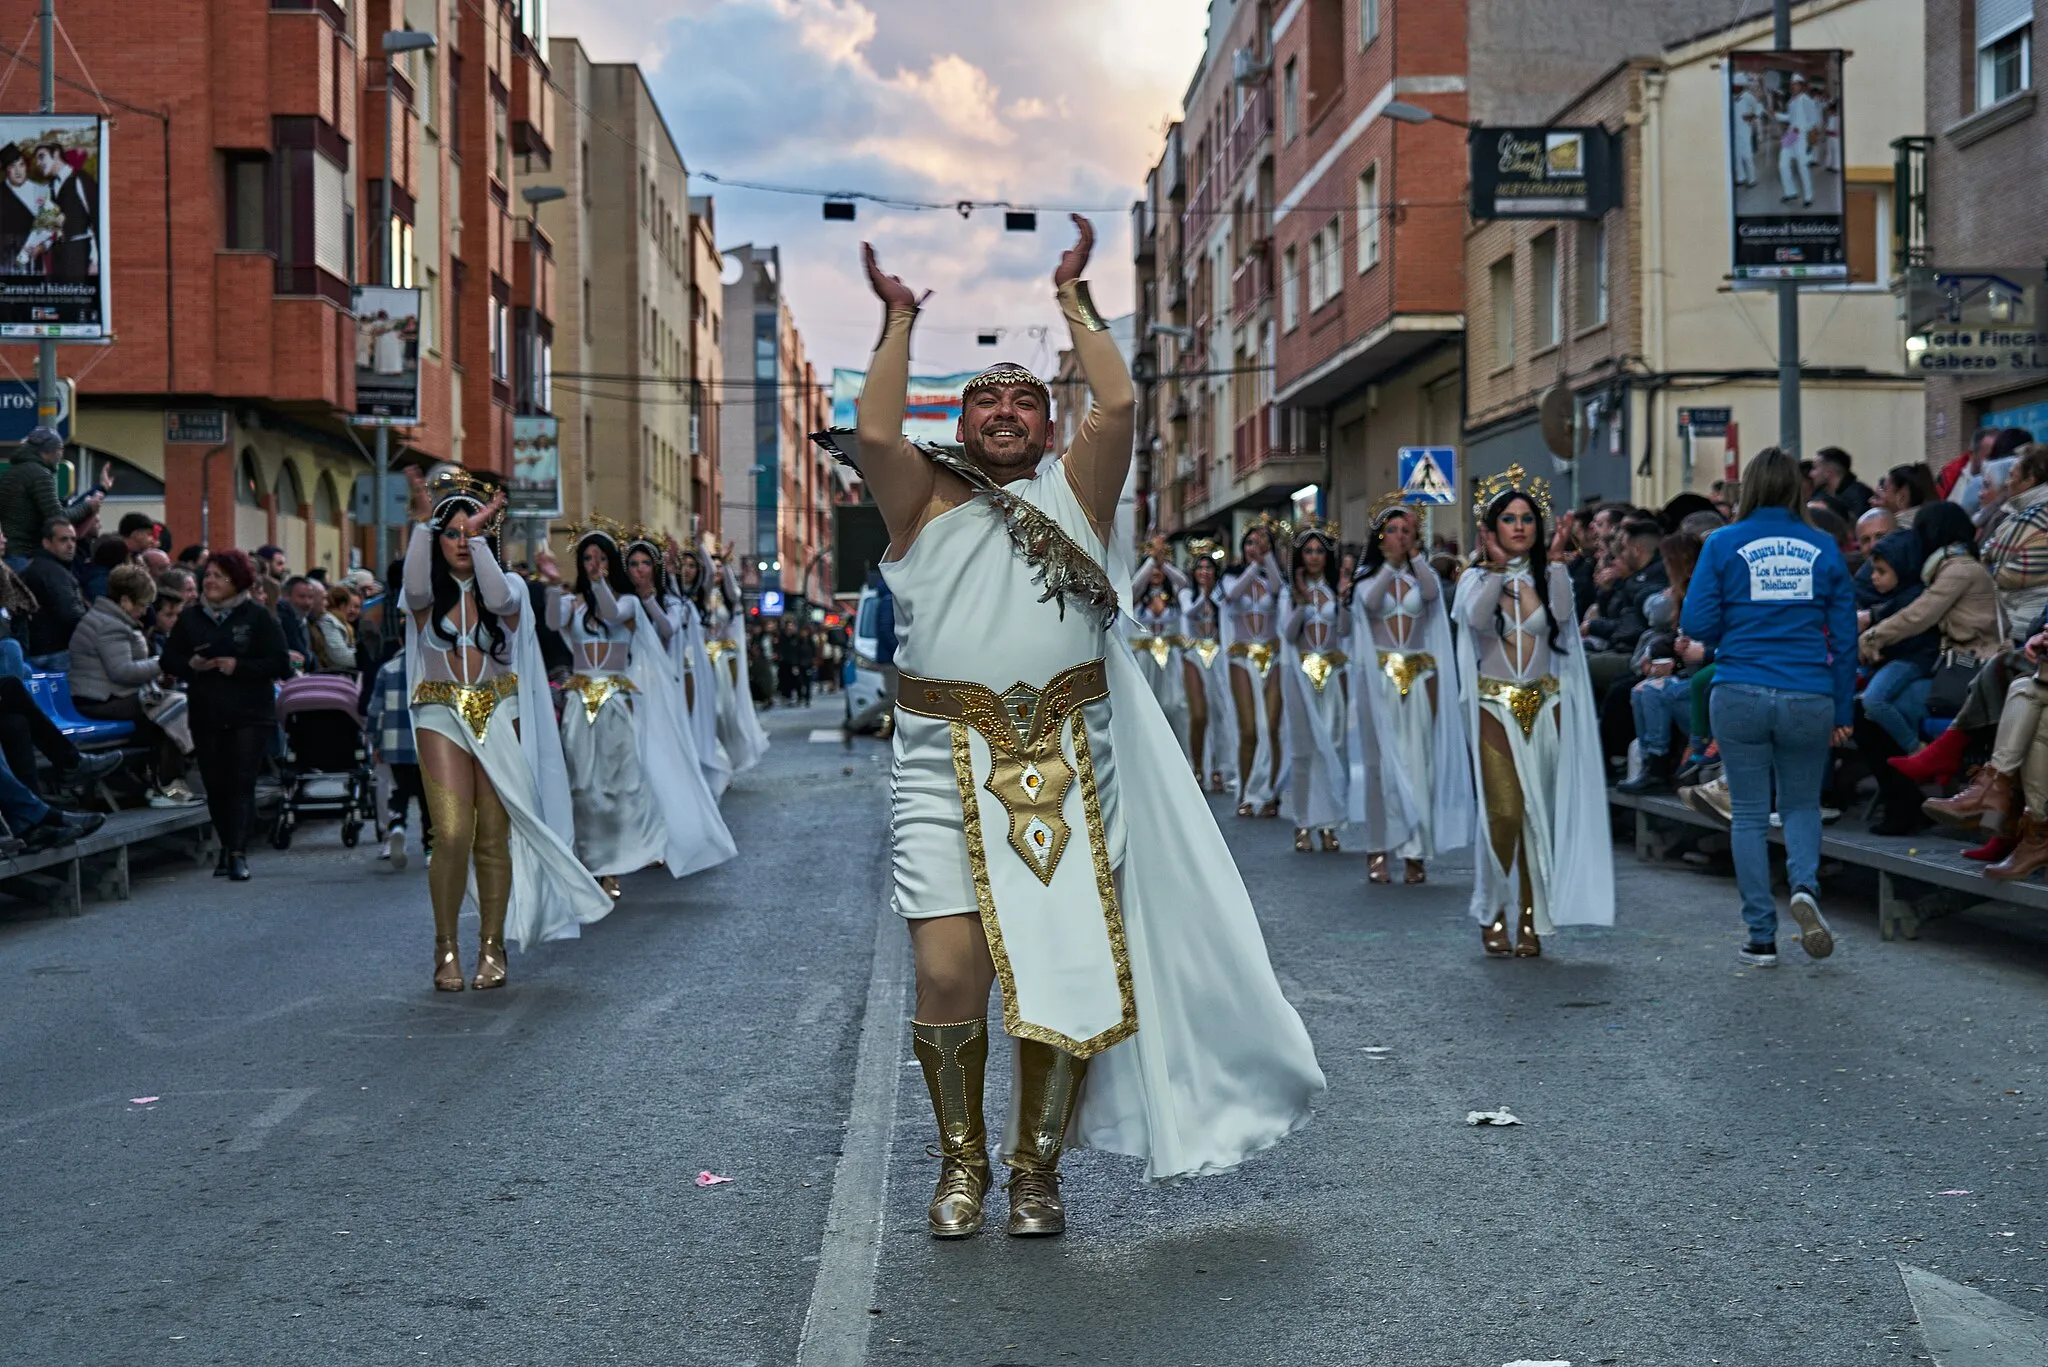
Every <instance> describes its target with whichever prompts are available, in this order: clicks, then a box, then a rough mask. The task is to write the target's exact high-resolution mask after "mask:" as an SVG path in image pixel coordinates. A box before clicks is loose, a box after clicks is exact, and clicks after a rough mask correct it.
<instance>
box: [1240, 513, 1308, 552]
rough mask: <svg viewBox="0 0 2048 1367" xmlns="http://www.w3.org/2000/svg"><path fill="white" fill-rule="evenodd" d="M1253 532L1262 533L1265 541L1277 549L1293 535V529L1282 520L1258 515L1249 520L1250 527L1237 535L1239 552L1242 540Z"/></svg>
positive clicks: (1266, 515)
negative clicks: (1264, 535)
mask: <svg viewBox="0 0 2048 1367" xmlns="http://www.w3.org/2000/svg"><path fill="white" fill-rule="evenodd" d="M1253 532H1264V533H1265V534H1266V540H1267V541H1269V542H1270V543H1272V545H1273V546H1274V548H1275V549H1278V547H1279V546H1280V543H1281V542H1283V541H1286V540H1287V539H1288V538H1289V537H1291V536H1293V535H1294V528H1293V527H1292V526H1291V525H1290V524H1289V523H1288V522H1286V521H1285V520H1284V519H1282V518H1277V517H1275V516H1273V515H1272V514H1271V513H1260V514H1259V515H1258V516H1257V517H1255V518H1253V519H1252V520H1251V525H1249V526H1248V527H1246V528H1245V529H1244V531H1242V532H1241V533H1239V534H1238V538H1237V544H1238V548H1239V549H1240V550H1242V549H1243V548H1244V539H1245V538H1246V537H1248V536H1250V535H1251V534H1252V533H1253Z"/></svg>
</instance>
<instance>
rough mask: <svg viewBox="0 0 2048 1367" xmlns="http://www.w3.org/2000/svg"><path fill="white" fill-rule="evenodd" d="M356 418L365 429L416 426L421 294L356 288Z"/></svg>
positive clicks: (418, 390) (384, 287)
mask: <svg viewBox="0 0 2048 1367" xmlns="http://www.w3.org/2000/svg"><path fill="white" fill-rule="evenodd" d="M355 299H356V416H355V420H356V422H357V423H358V424H360V425H362V426H365V427H411V426H413V425H414V424H416V423H418V422H419V420H420V292H419V291H418V290H406V289H393V288H391V287H389V286H386V285H359V286H357V287H356V294H355Z"/></svg>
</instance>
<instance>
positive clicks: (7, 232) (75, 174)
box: [0, 114, 113, 342]
mask: <svg viewBox="0 0 2048 1367" xmlns="http://www.w3.org/2000/svg"><path fill="white" fill-rule="evenodd" d="M106 173H107V127H106V121H105V120H103V119H101V118H100V117H99V116H98V115H95V114H0V176H4V178H5V181H6V184H5V185H4V186H0V337H4V338H7V339H9V340H13V339H17V338H27V337H35V338H44V337H53V338H56V339H58V340H60V341H73V342H97V341H102V340H104V339H106V338H107V337H110V336H112V335H113V327H112V324H111V323H110V322H109V313H108V308H109V294H110V286H111V281H112V277H113V273H112V271H111V270H110V269H108V256H107V203H108V194H109V191H108V188H107V174H106Z"/></svg>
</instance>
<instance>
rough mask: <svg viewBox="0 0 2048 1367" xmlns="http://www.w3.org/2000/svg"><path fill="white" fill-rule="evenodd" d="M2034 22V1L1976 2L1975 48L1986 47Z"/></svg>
mask: <svg viewBox="0 0 2048 1367" xmlns="http://www.w3.org/2000/svg"><path fill="white" fill-rule="evenodd" d="M2033 22H2034V0H1977V46H1978V47H1980V48H1981V47H1988V46H1990V45H1991V44H1992V43H1995V42H1997V41H1998V40H1999V39H2000V38H2003V37H2005V35H2006V34H2008V33H2011V32H2012V31H2013V30H2014V29H2016V28H2024V27H2025V26H2026V25H2028V24H2031V23H2033Z"/></svg>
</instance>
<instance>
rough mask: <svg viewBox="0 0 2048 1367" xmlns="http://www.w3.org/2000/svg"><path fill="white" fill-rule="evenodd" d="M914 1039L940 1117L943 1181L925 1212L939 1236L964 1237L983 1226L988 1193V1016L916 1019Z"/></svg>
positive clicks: (933, 1230) (940, 1159)
mask: <svg viewBox="0 0 2048 1367" xmlns="http://www.w3.org/2000/svg"><path fill="white" fill-rule="evenodd" d="M910 1044H911V1048H912V1050H913V1051H915V1053H916V1054H917V1063H918V1066H919V1067H920V1068H922V1069H924V1082H925V1086H926V1087H928V1088H930V1089H931V1094H932V1114H933V1115H934V1116H936V1117H937V1118H938V1122H939V1187H938V1190H937V1191H935V1192H934V1193H932V1204H931V1209H930V1210H928V1211H927V1212H926V1217H927V1219H928V1220H929V1221H930V1223H931V1231H932V1237H933V1238H934V1239H964V1238H966V1237H967V1236H968V1235H970V1234H974V1233H978V1232H979V1231H980V1229H981V1207H982V1199H983V1197H985V1196H986V1195H987V1194H988V1182H989V1164H988V1128H987V1126H986V1125H985V1124H984V1123H983V1121H982V1118H981V1091H982V1079H983V1077H984V1076H985V1075H986V1073H987V1072H988V1022H987V1021H980V1020H973V1021H961V1022H960V1023H959V1024H957V1025H927V1024H926V1023H925V1022H923V1021H912V1022H911V1023H910Z"/></svg>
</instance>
